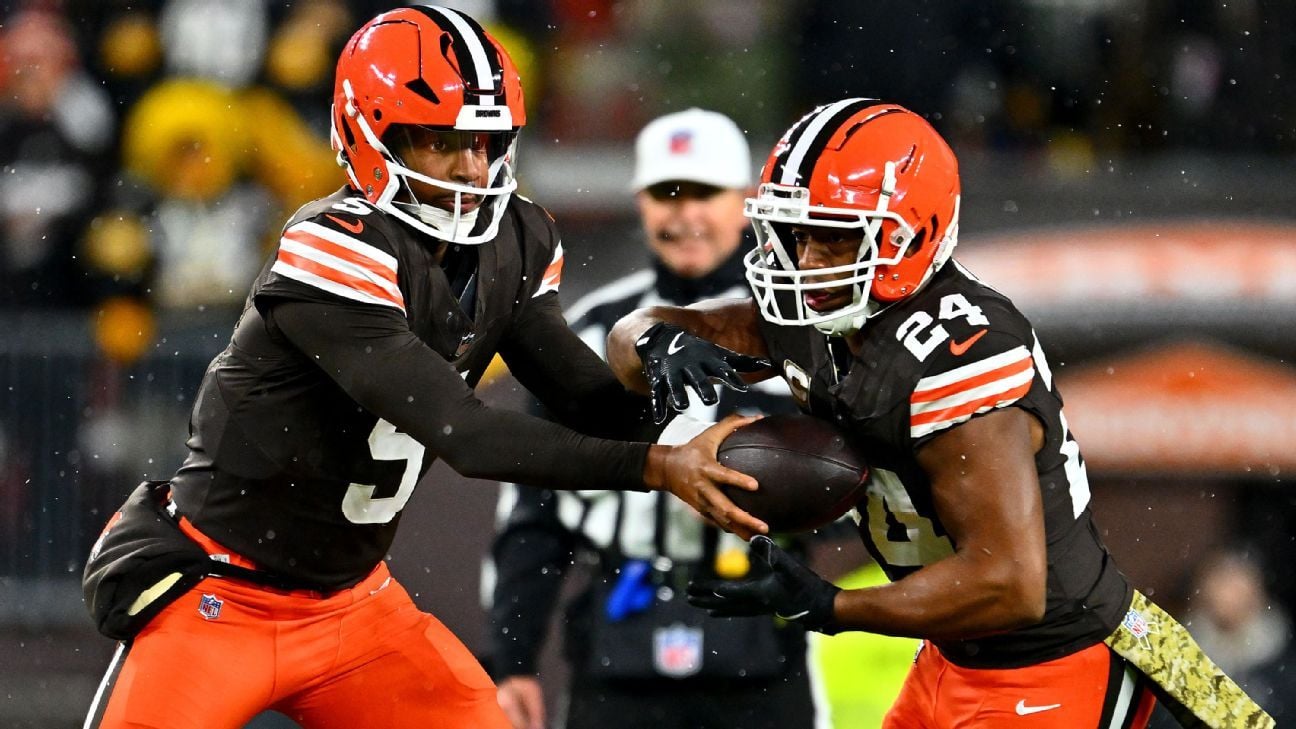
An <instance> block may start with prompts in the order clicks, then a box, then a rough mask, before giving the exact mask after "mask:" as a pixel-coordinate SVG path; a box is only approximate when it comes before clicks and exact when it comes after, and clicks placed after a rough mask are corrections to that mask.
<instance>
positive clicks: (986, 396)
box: [909, 347, 1035, 438]
mask: <svg viewBox="0 0 1296 729" xmlns="http://www.w3.org/2000/svg"><path fill="white" fill-rule="evenodd" d="M1034 378H1035V364H1034V361H1033V360H1032V358H1031V354H1030V351H1028V350H1027V349H1026V348H1025V347H1014V348H1012V349H1010V350H1008V351H1006V352H1001V353H999V354H996V355H992V356H989V357H986V358H985V359H982V360H978V361H976V362H973V363H971V364H967V365H963V366H962V367H957V368H955V369H952V370H949V371H948V372H942V373H940V374H938V375H931V376H929V377H924V378H922V379H921V380H919V381H918V384H917V386H915V388H914V392H913V394H912V395H910V396H909V437H911V438H920V437H922V436H924V435H927V434H929V433H935V432H936V431H939V430H944V429H945V428H948V427H950V426H952V425H957V424H958V423H962V422H963V421H965V420H967V419H968V418H971V417H972V416H973V415H976V414H978V413H984V412H988V411H990V410H993V409H995V408H1001V407H1006V406H1008V405H1011V404H1013V403H1014V402H1016V401H1017V400H1018V399H1020V398H1021V397H1023V396H1025V395H1026V393H1027V392H1028V391H1029V390H1030V386H1031V381H1032V380H1033V379H1034Z"/></svg>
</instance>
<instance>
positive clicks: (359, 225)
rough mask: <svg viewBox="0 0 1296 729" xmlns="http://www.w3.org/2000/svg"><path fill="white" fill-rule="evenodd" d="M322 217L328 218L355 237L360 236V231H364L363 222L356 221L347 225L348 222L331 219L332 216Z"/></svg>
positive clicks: (326, 214) (325, 215)
mask: <svg viewBox="0 0 1296 729" xmlns="http://www.w3.org/2000/svg"><path fill="white" fill-rule="evenodd" d="M324 217H326V218H328V219H329V220H332V221H333V222H335V223H337V224H338V225H340V226H342V227H343V228H346V229H347V230H349V231H351V232H352V233H355V234H356V235H360V231H362V230H364V221H363V220H357V221H355V222H354V223H348V222H346V221H344V220H342V219H341V218H335V217H333V216H332V215H329V214H328V213H325V214H324Z"/></svg>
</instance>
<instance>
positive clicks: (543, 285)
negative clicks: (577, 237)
mask: <svg viewBox="0 0 1296 729" xmlns="http://www.w3.org/2000/svg"><path fill="white" fill-rule="evenodd" d="M562 270H563V247H562V243H559V244H558V247H557V248H555V249H554V255H553V260H552V261H550V262H549V266H548V267H547V268H545V272H544V277H543V278H542V279H541V280H540V288H538V289H536V292H535V294H534V295H532V297H531V298H535V297H536V296H539V295H540V294H547V293H549V292H550V291H557V290H558V285H559V284H560V283H562Z"/></svg>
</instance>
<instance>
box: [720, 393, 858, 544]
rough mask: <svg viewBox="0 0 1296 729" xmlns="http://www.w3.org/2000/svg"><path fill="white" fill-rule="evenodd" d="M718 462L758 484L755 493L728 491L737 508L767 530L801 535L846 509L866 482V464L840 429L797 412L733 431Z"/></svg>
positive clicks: (766, 419)
mask: <svg viewBox="0 0 1296 729" xmlns="http://www.w3.org/2000/svg"><path fill="white" fill-rule="evenodd" d="M717 458H718V460H719V461H720V462H721V463H723V464H724V465H726V466H728V467H729V468H732V469H734V470H735V471H742V472H743V473H746V474H748V475H750V476H752V477H753V478H755V479H756V480H757V481H758V482H759V483H760V489H759V490H757V491H743V490H741V489H735V488H726V489H725V493H726V495H728V496H729V498H730V499H731V500H732V501H733V502H734V504H735V505H737V506H738V508H740V509H742V510H744V511H746V512H748V513H749V514H751V515H752V516H755V517H757V518H759V519H760V520H762V521H764V522H765V523H766V524H768V525H769V528H770V531H771V532H803V531H808V530H810V529H816V528H818V527H821V526H823V525H825V524H828V523H830V522H832V521H834V520H835V519H837V518H838V517H840V516H841V515H842V514H845V513H846V512H847V511H849V510H850V509H851V508H852V507H853V506H855V504H856V503H858V502H859V500H860V499H862V498H863V497H864V492H865V489H866V487H867V482H868V473H869V470H868V464H867V463H866V462H865V460H864V456H863V455H862V454H861V453H860V451H859V450H858V449H857V448H856V447H855V446H854V445H853V444H852V443H851V442H850V441H849V440H848V439H847V438H846V436H845V435H844V434H843V433H842V431H840V430H838V429H837V427H836V426H834V425H833V424H832V423H830V422H828V421H826V420H823V419H822V418H816V417H812V416H810V415H804V414H800V413H796V414H790V415H770V416H768V417H765V418H761V419H760V420H757V421H756V422H754V423H751V424H750V425H745V426H743V427H741V428H739V429H738V430H735V431H734V432H733V433H731V434H730V435H729V437H728V438H726V439H725V440H724V442H723V443H721V444H720V448H719V450H718V451H717Z"/></svg>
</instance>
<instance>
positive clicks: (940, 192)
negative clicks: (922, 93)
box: [744, 98, 960, 334]
mask: <svg viewBox="0 0 1296 729" xmlns="http://www.w3.org/2000/svg"><path fill="white" fill-rule="evenodd" d="M959 190H960V188H959V175H958V161H957V160H956V159H955V157H954V152H953V151H952V150H951V149H950V147H949V145H948V144H946V142H945V140H944V139H942V138H941V136H940V135H939V134H937V132H936V130H935V129H933V128H932V127H931V125H930V124H928V123H927V122H926V120H924V119H923V118H922V117H920V116H918V115H917V114H914V113H913V112H911V111H909V110H907V109H905V108H903V107H900V106H897V105H894V104H883V103H879V102H878V101H876V100H874V99H854V98H853V99H843V100H841V101H838V102H835V103H832V104H826V105H824V106H820V107H818V108H817V109H815V110H814V111H812V112H810V113H809V114H807V115H806V116H804V117H802V118H801V119H800V120H799V121H797V123H796V124H794V125H792V128H791V129H789V130H788V131H787V133H786V134H784V135H783V138H782V139H781V140H779V142H778V144H776V145H775V146H774V150H773V151H772V152H771V153H770V156H769V159H768V160H767V161H766V163H765V167H764V169H763V170H762V171H761V180H760V186H759V187H758V189H757V195H756V197H754V198H748V199H747V201H746V210H745V212H746V214H747V216H748V217H749V218H751V219H752V221H753V225H754V227H755V230H756V237H757V247H756V249H755V250H753V251H751V252H750V253H749V254H748V255H747V256H746V258H745V259H744V263H745V265H746V267H747V279H748V281H749V282H750V283H751V286H752V290H753V292H754V294H755V299H756V302H757V303H758V304H759V306H760V310H761V314H762V315H763V316H764V317H765V318H766V319H767V320H768V321H771V322H774V323H778V324H792V325H803V324H811V325H814V326H815V327H817V328H819V329H820V330H821V331H824V332H825V333H828V334H846V333H849V332H852V331H856V330H858V329H859V328H860V327H861V326H863V324H864V321H865V320H866V319H867V318H868V317H869V316H870V315H872V314H873V313H875V312H876V311H878V310H880V309H881V307H883V306H885V305H887V304H891V303H894V302H896V301H899V300H901V299H903V298H905V297H906V296H909V295H911V294H912V293H913V292H914V291H916V290H917V289H918V287H920V286H921V285H922V284H923V283H924V282H926V281H927V279H928V278H930V277H931V275H932V273H934V272H935V271H936V270H937V269H939V268H940V267H941V265H943V264H944V263H945V261H946V260H947V259H948V258H949V256H950V253H951V252H952V251H953V249H954V245H955V244H956V243H957V241H958V212H959ZM793 225H798V226H822V227H828V228H841V229H855V230H858V231H859V233H860V245H859V254H858V255H857V256H856V260H855V262H854V263H851V264H848V265H843V266H836V267H833V268H820V269H816V270H813V271H802V270H799V269H798V268H797V263H796V261H797V251H796V245H795V242H794V241H793V240H792V239H791V235H790V227H791V226H793ZM845 285H849V286H852V287H854V292H853V294H854V295H853V297H852V300H851V303H850V304H848V305H847V306H844V307H841V308H838V309H833V310H829V311H815V310H813V309H811V308H810V307H809V306H808V305H807V304H806V301H805V296H804V294H805V293H806V292H808V291H814V290H816V289H824V288H829V287H840V286H845Z"/></svg>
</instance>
